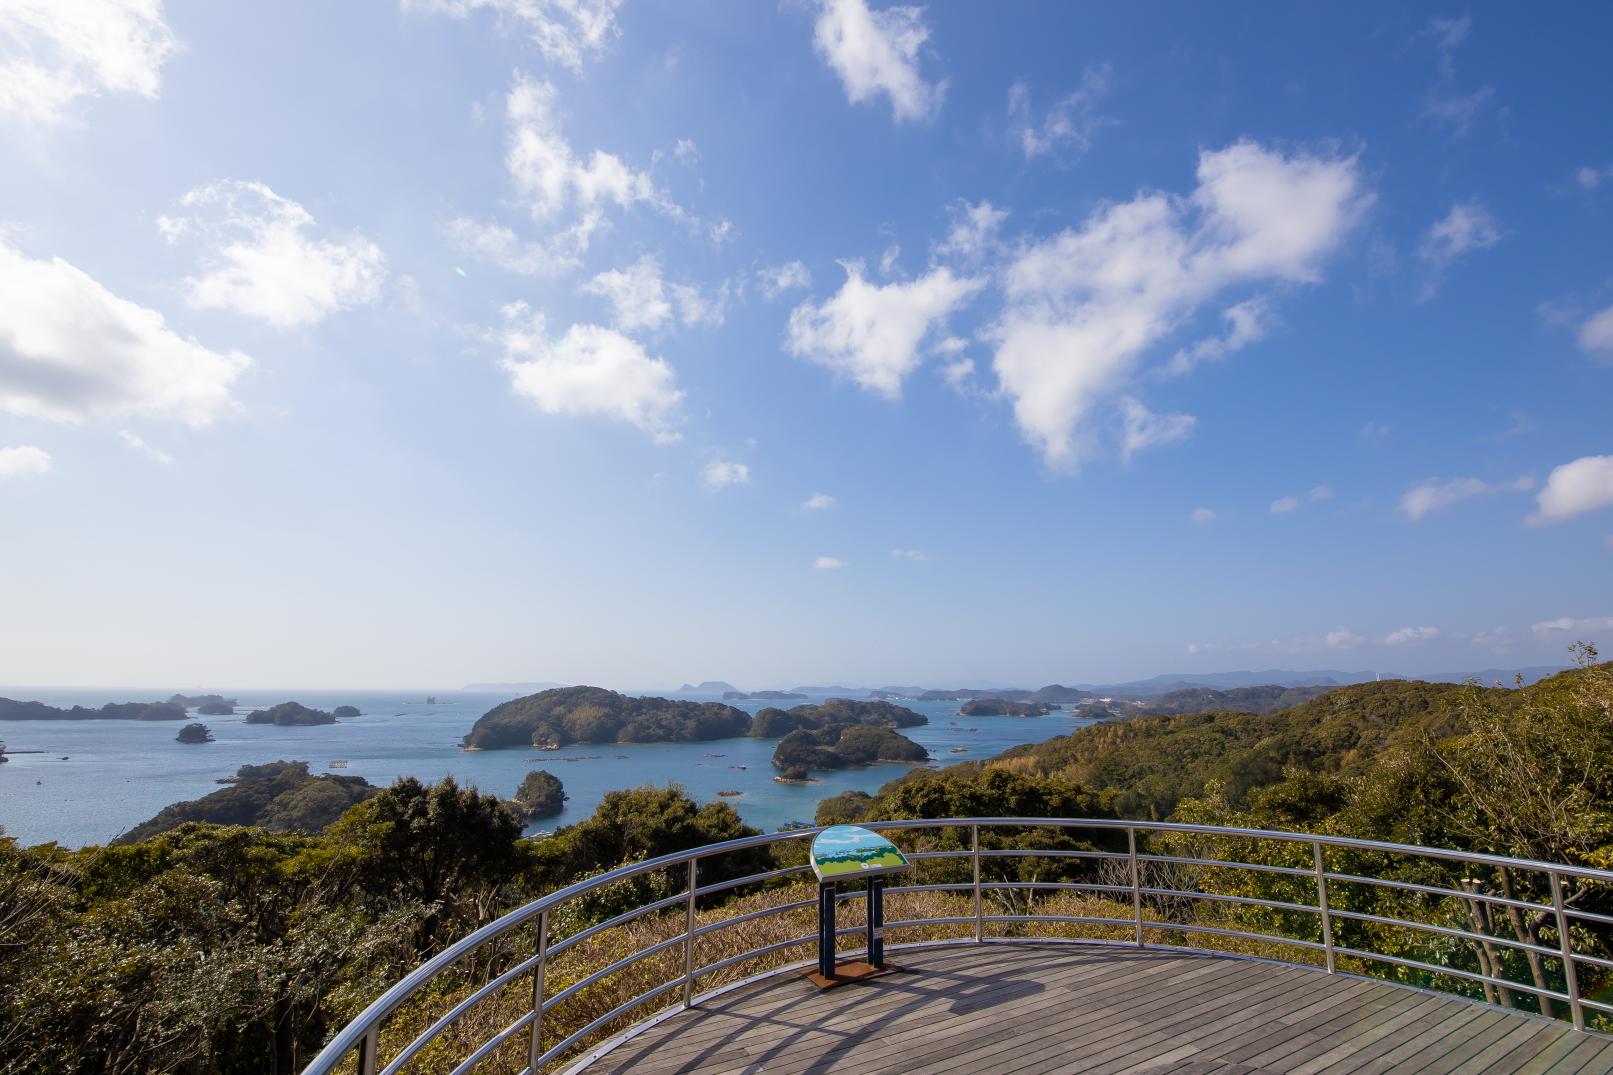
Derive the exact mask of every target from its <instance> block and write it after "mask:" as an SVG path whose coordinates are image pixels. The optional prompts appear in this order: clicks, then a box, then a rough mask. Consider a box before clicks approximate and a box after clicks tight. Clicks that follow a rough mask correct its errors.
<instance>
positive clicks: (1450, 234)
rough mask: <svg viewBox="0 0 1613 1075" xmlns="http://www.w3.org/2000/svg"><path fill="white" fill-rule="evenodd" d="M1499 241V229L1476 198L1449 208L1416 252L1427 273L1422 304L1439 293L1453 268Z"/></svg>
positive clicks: (1427, 233) (1500, 235)
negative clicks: (1459, 262) (1470, 255)
mask: <svg viewBox="0 0 1613 1075" xmlns="http://www.w3.org/2000/svg"><path fill="white" fill-rule="evenodd" d="M1501 239H1502V232H1501V226H1500V225H1499V224H1497V223H1496V220H1495V217H1493V216H1491V215H1490V211H1489V210H1488V209H1486V208H1485V207H1484V203H1483V202H1481V201H1479V200H1478V199H1477V198H1470V199H1468V200H1467V201H1465V202H1457V203H1456V204H1455V205H1453V206H1451V210H1450V212H1448V213H1446V214H1445V215H1444V216H1443V217H1441V218H1440V219H1438V220H1436V221H1435V222H1434V223H1433V225H1432V226H1430V227H1429V229H1428V231H1427V232H1426V233H1425V234H1424V235H1423V239H1422V243H1421V244H1420V245H1419V246H1418V248H1417V256H1418V257H1420V258H1421V259H1422V261H1423V265H1424V267H1425V268H1426V270H1427V278H1426V279H1425V280H1424V282H1423V293H1422V297H1423V299H1424V301H1426V300H1428V299H1431V298H1433V297H1434V295H1435V294H1436V293H1437V292H1438V291H1439V288H1440V285H1441V284H1443V283H1444V282H1445V275H1446V273H1447V272H1449V271H1450V269H1451V267H1452V266H1453V265H1455V264H1456V263H1457V262H1458V261H1460V260H1462V259H1463V258H1465V257H1466V256H1467V255H1468V254H1471V253H1473V252H1474V251H1476V250H1488V249H1489V248H1490V247H1492V246H1494V245H1496V244H1497V243H1499V242H1500V241H1501Z"/></svg>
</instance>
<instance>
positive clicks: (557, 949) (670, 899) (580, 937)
mask: <svg viewBox="0 0 1613 1075" xmlns="http://www.w3.org/2000/svg"><path fill="white" fill-rule="evenodd" d="M688 898H689V894H688V893H687V892H679V893H678V894H677V895H675V896H667V897H666V898H664V899H659V900H656V901H655V902H654V903H646V904H645V905H644V906H643V907H635V908H633V909H632V910H631V911H624V912H622V913H621V914H619V915H617V916H616V917H615V918H610V919H606V920H605V921H604V922H601V923H599V924H598V925H594V926H589V927H588V928H587V929H584V930H578V931H577V932H576V933H573V934H572V935H571V936H569V937H566V938H564V939H563V940H558V941H555V942H554V943H553V944H551V945H550V946H549V958H550V959H553V958H554V957H555V956H557V955H559V954H560V953H561V952H564V951H565V950H566V949H567V948H570V947H571V946H572V945H574V944H581V943H582V942H583V941H586V940H587V939H588V938H590V937H593V936H596V935H598V934H600V933H603V932H605V931H606V930H607V929H612V928H614V927H616V926H622V925H626V924H627V923H629V922H631V921H633V919H635V918H639V917H641V916H643V915H647V914H649V913H650V912H652V911H660V910H664V909H665V908H668V907H671V906H673V905H675V904H679V903H682V902H683V901H684V900H686V899H688Z"/></svg>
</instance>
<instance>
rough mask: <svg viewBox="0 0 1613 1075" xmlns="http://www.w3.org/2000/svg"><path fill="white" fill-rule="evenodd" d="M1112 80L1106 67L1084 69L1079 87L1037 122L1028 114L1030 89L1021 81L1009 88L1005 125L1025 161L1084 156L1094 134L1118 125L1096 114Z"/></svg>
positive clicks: (1108, 68) (1071, 159) (1072, 159)
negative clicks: (1016, 139)
mask: <svg viewBox="0 0 1613 1075" xmlns="http://www.w3.org/2000/svg"><path fill="white" fill-rule="evenodd" d="M1112 80H1113V71H1112V70H1111V69H1110V67H1109V65H1108V64H1098V65H1096V66H1093V67H1088V68H1087V69H1086V71H1085V72H1084V73H1083V74H1082V75H1081V86H1080V88H1079V89H1077V90H1076V91H1075V92H1074V93H1071V94H1070V95H1068V96H1067V97H1063V98H1061V99H1060V100H1059V101H1058V102H1057V103H1055V104H1054V105H1053V107H1052V108H1050V109H1048V110H1047V114H1046V115H1045V116H1043V117H1042V120H1041V122H1040V123H1038V122H1036V120H1035V118H1034V117H1033V116H1032V115H1031V95H1030V88H1029V87H1028V86H1026V85H1025V83H1023V82H1016V83H1014V84H1013V86H1011V87H1009V90H1008V117H1009V122H1010V123H1012V124H1013V125H1014V128H1015V131H1016V133H1017V134H1018V135H1019V144H1020V148H1021V149H1023V150H1024V151H1025V159H1026V160H1032V159H1034V158H1036V157H1040V156H1042V155H1043V154H1047V153H1053V154H1056V155H1058V156H1059V157H1061V158H1062V159H1064V160H1066V161H1074V160H1077V159H1079V158H1081V157H1084V156H1085V155H1086V153H1087V150H1089V149H1091V148H1092V140H1093V139H1094V138H1096V137H1097V135H1098V132H1099V131H1101V130H1103V128H1105V127H1108V126H1110V125H1112V124H1115V123H1118V122H1119V120H1117V119H1115V118H1114V117H1113V116H1105V115H1103V114H1101V113H1100V112H1099V111H1098V104H1099V103H1100V102H1101V101H1102V100H1103V99H1104V98H1105V97H1107V96H1108V94H1109V84H1110V82H1111V81H1112Z"/></svg>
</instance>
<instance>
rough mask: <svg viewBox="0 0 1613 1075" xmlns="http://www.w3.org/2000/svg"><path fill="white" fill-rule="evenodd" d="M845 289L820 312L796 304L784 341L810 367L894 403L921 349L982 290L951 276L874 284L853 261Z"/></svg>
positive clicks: (936, 273)
mask: <svg viewBox="0 0 1613 1075" xmlns="http://www.w3.org/2000/svg"><path fill="white" fill-rule="evenodd" d="M841 265H842V266H843V267H844V268H845V270H846V282H845V283H844V284H842V285H841V287H840V290H839V292H837V293H836V294H835V296H834V297H833V298H831V299H829V300H828V301H826V302H824V303H823V304H822V305H820V306H814V305H813V304H812V303H810V302H806V303H802V304H801V305H800V306H797V307H796V308H795V309H794V310H793V311H791V313H790V323H789V329H788V333H787V336H786V340H785V346H786V347H788V349H789V351H790V353H791V354H793V355H795V356H797V357H798V358H804V359H807V360H808V361H811V362H816V363H818V364H819V365H821V366H825V367H827V368H829V369H831V370H833V371H834V372H835V373H837V374H841V375H844V376H847V377H850V378H851V379H852V380H853V381H855V382H856V383H857V384H859V385H861V386H862V387H864V388H866V389H868V390H869V391H871V392H876V393H878V394H879V395H882V396H885V397H887V398H890V399H895V398H897V397H899V396H900V395H901V394H902V381H903V379H904V378H906V377H907V375H908V374H909V373H911V372H913V370H914V369H916V368H917V367H918V365H919V363H920V362H922V361H923V356H922V355H921V354H920V353H919V345H920V344H921V343H923V342H924V339H925V337H926V336H928V335H929V334H930V333H931V331H932V330H933V329H935V328H936V327H937V326H939V325H941V324H942V323H943V322H944V321H945V320H946V318H947V316H948V315H949V314H951V313H952V311H953V310H955V309H957V308H958V307H959V306H961V305H962V304H963V303H964V302H965V300H967V299H968V298H969V297H970V296H972V295H973V294H974V293H975V292H976V291H978V290H979V289H980V287H981V284H982V281H981V280H979V279H976V278H971V277H959V276H956V275H954V274H953V272H952V270H951V269H948V268H945V267H942V268H936V269H931V270H930V271H929V272H928V273H926V274H924V275H923V276H920V277H918V278H917V279H914V280H911V281H906V282H899V283H889V284H883V285H881V284H874V283H870V282H869V281H868V280H866V279H864V278H863V267H862V263H861V262H859V261H843V262H841Z"/></svg>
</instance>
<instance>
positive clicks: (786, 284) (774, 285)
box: [756, 261, 812, 299]
mask: <svg viewBox="0 0 1613 1075" xmlns="http://www.w3.org/2000/svg"><path fill="white" fill-rule="evenodd" d="M756 275H757V276H759V277H760V278H761V282H762V283H761V286H762V294H764V295H766V296H767V297H768V298H770V299H776V298H778V297H779V296H780V295H782V294H784V292H786V291H795V290H797V289H799V288H804V287H811V286H812V274H811V273H810V272H808V271H807V267H806V266H805V265H803V264H801V262H799V261H788V262H785V263H784V264H783V265H773V266H769V267H768V268H764V269H760V270H758V271H757V274H756Z"/></svg>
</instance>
